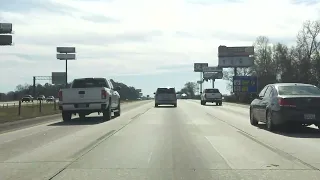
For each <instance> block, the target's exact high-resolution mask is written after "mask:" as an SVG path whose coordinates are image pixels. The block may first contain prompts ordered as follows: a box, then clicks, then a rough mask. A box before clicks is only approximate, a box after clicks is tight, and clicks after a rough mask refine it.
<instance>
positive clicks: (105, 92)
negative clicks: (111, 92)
mask: <svg viewBox="0 0 320 180" xmlns="http://www.w3.org/2000/svg"><path fill="white" fill-rule="evenodd" d="M107 95H108V93H107V91H106V90H104V89H102V90H101V99H107Z"/></svg>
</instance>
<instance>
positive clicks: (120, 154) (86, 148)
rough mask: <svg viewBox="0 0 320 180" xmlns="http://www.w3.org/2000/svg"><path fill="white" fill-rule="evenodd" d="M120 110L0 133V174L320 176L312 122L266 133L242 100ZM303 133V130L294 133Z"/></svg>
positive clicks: (79, 179)
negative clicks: (252, 121) (119, 112)
mask: <svg viewBox="0 0 320 180" xmlns="http://www.w3.org/2000/svg"><path fill="white" fill-rule="evenodd" d="M122 110H123V111H122V115H121V116H120V117H118V118H114V119H112V120H110V121H108V122H102V121H101V119H100V118H99V117H97V115H93V116H91V117H90V118H87V119H86V120H78V119H75V120H73V121H72V122H70V123H63V122H61V119H56V120H54V121H53V122H49V123H45V124H42V125H36V126H33V127H29V128H24V129H20V130H16V131H11V132H7V133H2V134H0V162H1V163H0V179H1V180H7V179H10V180H11V179H12V180H18V179H21V180H22V179H23V180H29V179H32V180H38V179H39V180H40V179H41V180H42V179H43V180H49V179H53V180H62V179H63V180H68V179H72V180H88V179H90V180H91V179H97V180H98V179H99V180H100V179H114V180H128V179H130V180H142V179H150V180H160V179H161V180H171V179H172V180H178V179H179V180H180V179H184V180H198V179H204V180H207V179H208V180H209V179H219V180H239V179H245V180H257V179H259V180H301V179H308V180H313V179H319V178H320V171H319V168H320V155H319V152H320V135H319V133H318V130H316V129H314V128H305V129H301V130H299V131H292V132H286V133H280V132H279V133H271V132H268V131H266V130H265V129H264V126H263V125H259V126H258V127H254V126H251V125H250V123H249V110H248V107H247V106H245V105H234V104H227V103H225V104H224V105H223V106H214V105H210V104H208V105H207V106H201V105H200V103H199V101H193V100H179V101H178V107H177V108H172V107H159V108H155V107H154V102H153V101H141V102H133V103H128V104H126V105H123V106H122ZM300 131H301V132H300Z"/></svg>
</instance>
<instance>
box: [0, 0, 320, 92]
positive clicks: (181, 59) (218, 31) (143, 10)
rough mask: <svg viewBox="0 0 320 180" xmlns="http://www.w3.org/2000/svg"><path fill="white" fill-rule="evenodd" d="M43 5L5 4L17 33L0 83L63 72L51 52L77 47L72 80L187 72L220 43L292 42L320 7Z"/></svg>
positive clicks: (203, 0) (72, 1) (188, 1)
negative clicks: (262, 38) (260, 38)
mask: <svg viewBox="0 0 320 180" xmlns="http://www.w3.org/2000/svg"><path fill="white" fill-rule="evenodd" d="M20 1H23V2H24V3H25V2H27V1H26V0H20ZM43 1H48V2H42V1H41V2H42V4H37V2H40V1H36V0H30V1H28V2H32V3H31V4H29V5H28V4H27V3H25V4H24V6H22V8H21V7H20V9H19V7H18V6H16V5H14V4H10V3H13V2H9V1H8V2H7V1H5V3H7V4H6V5H5V6H3V7H0V11H1V12H2V13H0V17H2V19H5V20H6V21H7V22H12V23H13V27H14V30H15V32H16V34H15V35H14V42H15V46H13V47H0V63H1V66H0V71H1V75H2V76H1V77H2V78H1V79H0V84H3V83H7V82H8V81H7V78H3V77H4V75H5V74H10V77H12V80H11V81H14V82H17V83H23V82H24V80H25V78H26V77H28V78H31V77H32V76H33V75H35V72H36V73H38V74H39V75H40V74H42V75H50V72H51V71H63V70H64V63H63V62H60V61H58V60H56V59H55V47H56V46H76V48H77V52H78V54H77V57H78V60H77V61H74V62H70V63H69V64H70V66H69V67H70V73H72V74H73V75H74V76H82V74H83V72H86V74H87V75H92V76H98V75H103V76H107V75H109V74H110V75H115V74H118V75H121V74H139V73H140V74H148V73H163V72H165V71H172V69H167V70H164V69H162V68H161V67H168V66H170V65H172V66H175V65H187V64H190V69H191V70H192V63H193V62H202V61H206V62H209V63H210V64H212V65H215V64H217V57H216V54H217V47H218V46H219V45H222V44H223V45H227V46H238V45H251V44H252V42H253V41H254V40H255V38H256V37H257V36H259V35H266V36H269V37H270V39H271V40H273V41H286V42H285V43H292V41H294V40H295V36H296V34H297V32H298V30H299V29H300V28H301V25H302V22H303V21H305V20H314V19H316V18H317V17H318V15H319V9H320V8H319V7H320V6H319V4H312V6H311V5H310V3H309V4H308V3H297V2H294V1H290V0H268V1H267V0H265V1H262V0H243V1H240V0H239V1H236V0H229V1H213V0H212V1H209V0H197V1H196V0H161V1H159V0H157V1H156V0H135V1H132V0H110V1H98V0H96V1H89V0H87V1H86V0H81V1H78V0H52V1H49V0H43ZM0 2H1V0H0ZM49 2H50V3H49ZM293 3H296V4H293ZM46 4H47V5H48V6H47V7H45V5H46ZM15 8H16V9H15ZM7 60H9V61H11V62H15V63H8V61H7ZM35 67H40V69H37V70H36V71H35ZM79 69H81V70H79ZM177 70H185V69H176V71H177ZM21 77H24V78H21ZM0 90H1V89H0Z"/></svg>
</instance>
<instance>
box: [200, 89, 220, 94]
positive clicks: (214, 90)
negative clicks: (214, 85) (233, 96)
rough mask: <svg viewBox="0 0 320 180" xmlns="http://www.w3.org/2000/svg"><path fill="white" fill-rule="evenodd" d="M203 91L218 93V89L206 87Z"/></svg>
mask: <svg viewBox="0 0 320 180" xmlns="http://www.w3.org/2000/svg"><path fill="white" fill-rule="evenodd" d="M204 93H220V91H219V89H206V90H205V91H204Z"/></svg>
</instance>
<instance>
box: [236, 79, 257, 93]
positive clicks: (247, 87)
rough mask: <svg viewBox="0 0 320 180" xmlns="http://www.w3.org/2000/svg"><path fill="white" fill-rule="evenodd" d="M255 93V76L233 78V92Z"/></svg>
mask: <svg viewBox="0 0 320 180" xmlns="http://www.w3.org/2000/svg"><path fill="white" fill-rule="evenodd" d="M257 91H258V77H257V76H233V92H242V93H256V92H257Z"/></svg>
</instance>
